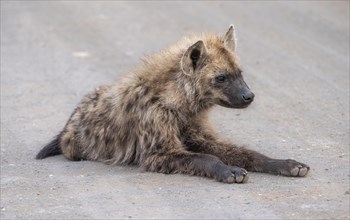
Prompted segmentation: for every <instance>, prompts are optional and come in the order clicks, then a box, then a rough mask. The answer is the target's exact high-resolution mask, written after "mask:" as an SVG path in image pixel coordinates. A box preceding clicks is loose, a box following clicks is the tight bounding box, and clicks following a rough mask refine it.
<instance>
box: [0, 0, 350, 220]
mask: <svg viewBox="0 0 350 220" xmlns="http://www.w3.org/2000/svg"><path fill="white" fill-rule="evenodd" d="M230 24H234V25H235V27H236V34H237V37H238V48H237V55H238V56H239V58H240V62H241V65H242V68H243V70H244V77H245V80H246V82H247V84H248V85H249V86H250V88H251V89H252V91H253V92H254V93H255V94H256V99H255V101H254V103H253V104H252V105H251V106H250V107H249V108H247V109H245V110H237V109H236V110H233V109H225V108H222V107H217V108H215V110H214V111H213V113H212V121H213V123H214V126H215V127H216V128H217V129H218V131H219V133H220V135H222V136H223V137H226V138H227V139H229V140H230V141H232V142H234V143H237V144H242V145H246V146H248V147H249V148H251V149H255V150H259V151H260V152H262V153H265V154H268V155H271V156H272V157H275V158H283V159H287V158H292V159H296V160H298V161H300V162H304V163H307V164H308V165H310V167H311V172H310V174H309V175H308V176H307V177H306V178H286V177H278V176H272V175H266V174H256V173H251V174H250V180H249V182H248V183H247V184H244V185H225V184H221V183H217V182H215V181H213V180H210V179H206V178H199V177H189V176H184V175H162V174H155V173H142V172H140V171H139V170H138V169H137V168H135V167H111V166H106V165H103V164H99V163H93V162H89V161H83V162H74V163H73V162H69V161H67V160H65V159H64V158H63V157H62V156H57V157H52V158H49V159H46V160H43V161H36V160H34V157H35V154H36V153H37V152H38V150H39V149H41V146H43V145H44V144H45V143H46V142H48V141H49V140H50V139H51V138H52V137H53V136H54V135H56V134H57V133H58V132H59V131H60V130H61V129H62V128H63V126H64V125H65V123H66V121H67V119H68V117H69V115H70V114H71V112H72V111H73V109H74V107H75V106H76V104H77V103H78V102H79V100H80V99H81V98H82V96H83V95H84V94H86V93H87V92H89V91H91V90H92V89H93V88H94V87H96V86H99V85H103V84H112V83H114V82H115V81H116V80H118V79H119V78H120V77H122V76H123V75H125V74H127V72H128V71H129V70H130V69H131V68H132V67H133V66H134V65H135V64H137V63H138V62H139V60H140V57H142V56H143V55H145V54H149V53H154V52H157V51H159V50H160V49H162V48H164V47H165V46H167V45H168V44H171V43H174V42H176V41H177V40H178V39H179V38H181V37H182V36H186V35H190V34H192V33H201V32H212V33H215V34H223V33H224V32H225V31H226V30H227V29H228V27H229V25H230ZM349 163H350V161H349V1H234V2H228V1H203V2H197V1H194V2H189V1H167V2H156V1H152V2H148V1H1V219H9V218H80V219H81V218H104V219H106V218H129V219H130V218H187V219H188V218H190V219H193V218H221V219H223V218H231V219H232V218H249V219H253V218H258V219H281V218H288V219H301V218H308V219H314V218H317V219H319V218H338V219H347V218H349V194H350V191H349V190H350V189H349V178H350V175H349Z"/></svg>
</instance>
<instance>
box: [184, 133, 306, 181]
mask: <svg viewBox="0 0 350 220" xmlns="http://www.w3.org/2000/svg"><path fill="white" fill-rule="evenodd" d="M184 144H185V145H186V146H187V149H188V150H189V151H192V152H200V153H205V154H211V155H215V156H217V157H218V158H220V160H222V161H223V162H224V163H225V164H227V165H230V166H238V167H242V168H245V169H247V170H248V171H253V172H263V173H271V174H278V175H284V176H300V177H303V176H306V174H307V173H308V171H309V170H310V167H309V166H308V165H306V164H303V163H300V162H297V161H295V160H290V159H288V160H279V159H272V158H270V157H268V156H265V155H263V154H261V153H258V152H256V151H253V150H249V149H246V148H243V147H237V146H235V145H233V144H230V143H225V142H222V141H220V140H217V139H216V138H215V137H213V136H212V135H210V134H205V135H203V133H202V132H200V133H196V134H192V135H187V138H186V139H185V141H184Z"/></svg>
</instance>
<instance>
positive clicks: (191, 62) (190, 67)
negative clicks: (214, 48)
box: [181, 40, 207, 75]
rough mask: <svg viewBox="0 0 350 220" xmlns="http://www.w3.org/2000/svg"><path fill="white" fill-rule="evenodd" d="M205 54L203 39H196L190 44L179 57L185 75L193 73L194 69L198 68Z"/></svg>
mask: <svg viewBox="0 0 350 220" xmlns="http://www.w3.org/2000/svg"><path fill="white" fill-rule="evenodd" d="M206 56H207V49H206V48H205V45H204V43H203V41H201V40H200V41H197V42H196V43H195V44H193V45H192V46H190V47H189V48H188V49H187V51H186V52H185V54H184V55H183V56H182V58H181V68H182V70H183V72H184V73H185V74H186V75H190V74H192V73H194V71H195V70H197V69H200V68H201V67H202V66H203V64H204V61H205V58H206Z"/></svg>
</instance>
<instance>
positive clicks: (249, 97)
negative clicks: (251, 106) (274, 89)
mask: <svg viewBox="0 0 350 220" xmlns="http://www.w3.org/2000/svg"><path fill="white" fill-rule="evenodd" d="M254 96H255V95H254V93H252V92H249V93H246V94H244V95H242V98H243V101H244V102H245V103H251V102H252V101H253V100H254Z"/></svg>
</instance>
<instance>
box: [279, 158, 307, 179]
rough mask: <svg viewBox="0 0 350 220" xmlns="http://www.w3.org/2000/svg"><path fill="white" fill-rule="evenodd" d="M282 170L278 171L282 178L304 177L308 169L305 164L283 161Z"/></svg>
mask: <svg viewBox="0 0 350 220" xmlns="http://www.w3.org/2000/svg"><path fill="white" fill-rule="evenodd" d="M282 167H283V168H282V169H280V174H282V175H284V176H300V177H303V176H306V174H307V173H308V172H309V170H310V167H309V166H308V165H306V164H303V163H300V162H298V161H295V160H290V159H289V160H285V161H284V163H283V166H282Z"/></svg>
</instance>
